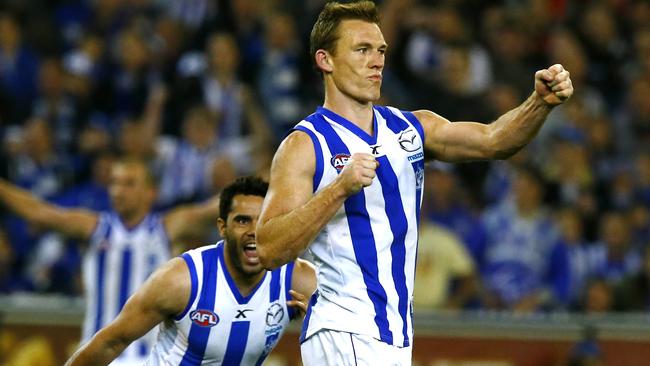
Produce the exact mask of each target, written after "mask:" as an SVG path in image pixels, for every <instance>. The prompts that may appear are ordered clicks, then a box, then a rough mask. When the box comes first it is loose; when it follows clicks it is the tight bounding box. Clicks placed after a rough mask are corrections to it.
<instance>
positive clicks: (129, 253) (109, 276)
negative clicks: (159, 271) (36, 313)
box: [82, 212, 171, 364]
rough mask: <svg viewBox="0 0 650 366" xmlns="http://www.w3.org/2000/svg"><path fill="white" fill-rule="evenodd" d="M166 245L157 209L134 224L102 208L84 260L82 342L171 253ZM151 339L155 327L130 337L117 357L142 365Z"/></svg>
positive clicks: (153, 337)
mask: <svg viewBox="0 0 650 366" xmlns="http://www.w3.org/2000/svg"><path fill="white" fill-rule="evenodd" d="M170 255H171V254H170V244H169V239H168V238H167V233H166V231H165V228H164V226H163V223H162V218H161V217H160V216H159V215H157V214H150V215H148V216H147V217H145V218H144V220H142V222H140V224H138V225H137V226H135V227H133V228H127V227H125V226H124V224H123V223H122V221H121V220H120V218H119V216H118V215H117V214H116V213H114V212H102V213H101V214H100V216H99V220H98V223H97V228H96V229H95V232H94V233H93V235H92V236H91V239H90V243H89V247H88V250H87V251H86V253H85V255H84V260H83V279H84V286H85V294H86V316H85V319H84V325H83V330H82V341H83V342H86V341H88V340H89V339H90V338H91V337H92V336H93V334H95V333H96V332H97V331H98V330H100V329H101V328H103V327H104V326H106V325H107V324H108V323H110V322H111V321H112V320H113V319H115V317H117V315H118V314H119V312H120V310H122V307H123V306H124V304H125V303H126V301H127V300H128V298H129V297H130V296H131V295H132V294H133V293H134V292H135V291H136V290H137V289H138V288H139V287H140V285H142V283H144V281H145V280H146V279H147V278H148V277H149V275H150V274H151V273H152V272H153V271H154V270H155V269H156V268H157V267H158V266H160V265H161V264H163V263H165V262H167V261H168V260H169V258H170ZM154 341H155V331H152V332H150V333H149V334H147V335H146V336H145V337H143V338H141V339H140V340H137V341H135V342H133V343H132V344H131V345H130V346H129V347H128V348H127V349H126V350H124V352H123V353H122V354H121V355H120V357H119V358H118V359H117V362H120V361H121V362H122V364H123V363H124V362H126V360H133V361H134V362H139V364H142V362H143V360H144V359H146V357H147V355H148V354H149V352H150V350H151V346H152V345H153V342H154Z"/></svg>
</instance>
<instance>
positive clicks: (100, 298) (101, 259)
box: [93, 215, 113, 333]
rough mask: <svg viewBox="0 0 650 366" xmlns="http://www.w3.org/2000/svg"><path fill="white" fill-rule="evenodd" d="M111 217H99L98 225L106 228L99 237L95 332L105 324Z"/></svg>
mask: <svg viewBox="0 0 650 366" xmlns="http://www.w3.org/2000/svg"><path fill="white" fill-rule="evenodd" d="M110 219H111V216H108V215H102V216H100V218H99V220H100V223H98V224H97V225H98V226H100V225H101V227H102V229H104V230H103V231H104V232H103V235H101V236H100V237H99V238H98V239H99V241H98V242H99V244H98V247H97V276H96V281H97V282H96V284H95V291H97V299H96V300H97V303H96V304H95V331H94V332H93V333H97V332H98V331H99V330H100V329H102V326H103V319H104V318H103V317H104V290H105V289H104V283H105V282H106V278H105V275H106V273H105V272H106V251H107V250H108V248H106V247H105V245H108V243H109V240H110V238H111V233H112V229H113V228H112V226H111V222H110ZM97 232H98V233H99V232H101V231H100V230H99V229H98V230H97Z"/></svg>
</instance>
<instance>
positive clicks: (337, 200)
mask: <svg viewBox="0 0 650 366" xmlns="http://www.w3.org/2000/svg"><path fill="white" fill-rule="evenodd" d="M346 198H347V195H346V194H345V190H343V189H342V188H341V187H340V186H339V184H338V182H336V181H335V182H334V183H332V184H330V185H329V186H328V187H326V188H325V189H323V190H322V191H320V192H319V193H318V194H316V195H314V196H313V197H312V198H311V199H310V200H309V201H308V202H307V203H305V204H304V205H302V206H300V207H298V208H296V209H294V210H292V211H290V212H288V213H286V214H284V215H281V216H277V217H274V218H272V219H269V220H267V221H266V222H264V223H262V222H260V223H259V224H258V226H257V231H256V236H257V251H258V255H259V257H260V261H261V263H262V265H263V266H264V267H265V268H267V269H269V270H270V269H273V268H277V267H279V266H281V265H283V264H285V263H288V262H290V261H292V260H295V259H296V258H297V257H298V255H299V254H300V253H302V252H303V251H304V250H305V249H306V248H307V246H308V245H309V244H310V243H311V242H312V241H313V240H314V238H315V237H316V236H317V235H318V233H319V232H320V231H321V230H322V229H323V227H325V225H326V224H327V223H328V222H329V221H330V219H331V218H332V217H333V216H334V215H335V214H336V212H337V211H338V209H339V208H340V207H341V205H343V202H345V199H346Z"/></svg>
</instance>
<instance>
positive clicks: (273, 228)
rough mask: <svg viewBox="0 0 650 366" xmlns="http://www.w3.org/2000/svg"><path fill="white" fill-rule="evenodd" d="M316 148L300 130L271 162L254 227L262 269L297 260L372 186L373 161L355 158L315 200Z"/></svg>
mask: <svg viewBox="0 0 650 366" xmlns="http://www.w3.org/2000/svg"><path fill="white" fill-rule="evenodd" d="M315 161H316V157H315V153H314V145H313V143H312V141H311V139H310V138H309V136H308V135H307V134H306V133H304V132H302V131H295V132H293V133H291V134H290V135H289V136H287V138H286V139H285V140H284V141H283V142H282V144H281V145H280V147H279V148H278V151H277V152H276V154H275V157H274V158H273V164H272V166H271V177H270V180H269V190H268V192H267V194H266V197H265V199H264V205H263V206H262V213H261V214H260V219H259V221H258V222H257V230H256V237H257V252H258V255H259V258H260V261H261V263H262V265H263V266H264V267H265V268H266V269H273V268H277V267H279V266H281V265H283V264H285V263H288V262H290V261H292V260H294V259H296V258H297V257H298V255H299V254H300V253H302V252H303V251H304V250H305V248H307V246H308V245H309V243H311V241H312V240H313V239H314V238H315V237H316V235H317V234H318V232H319V231H320V230H321V229H322V228H323V227H324V226H325V224H327V222H328V221H329V220H330V219H331V218H332V217H333V216H334V214H335V213H336V211H337V210H338V209H339V208H340V207H341V205H343V202H344V201H345V199H346V198H347V197H348V196H350V195H352V194H354V193H357V192H359V191H360V190H361V189H362V188H363V187H365V186H368V185H370V183H371V182H372V179H373V178H374V177H375V169H376V168H377V162H376V160H375V158H374V157H373V156H372V155H370V154H360V153H358V154H354V155H352V157H351V158H350V160H349V161H348V164H347V165H346V166H345V168H344V169H343V170H342V171H341V173H340V174H339V175H338V177H337V178H336V179H335V180H334V181H333V182H332V183H331V184H329V185H328V186H327V187H325V188H324V189H322V190H321V191H319V192H318V194H316V195H313V192H312V189H313V177H314V172H315V165H316V163H315Z"/></svg>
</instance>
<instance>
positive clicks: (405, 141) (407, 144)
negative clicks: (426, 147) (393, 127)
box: [397, 128, 422, 152]
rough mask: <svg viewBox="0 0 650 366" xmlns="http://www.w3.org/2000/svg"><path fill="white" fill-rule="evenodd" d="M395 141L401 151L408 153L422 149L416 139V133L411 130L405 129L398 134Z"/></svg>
mask: <svg viewBox="0 0 650 366" xmlns="http://www.w3.org/2000/svg"><path fill="white" fill-rule="evenodd" d="M397 141H398V142H399V146H401V147H402V150H404V151H408V152H413V151H417V150H419V149H420V148H421V147H422V144H420V141H419V140H418V139H417V133H416V132H415V130H414V129H412V128H407V129H406V130H404V131H402V132H400V134H399V136H398V137H397Z"/></svg>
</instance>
